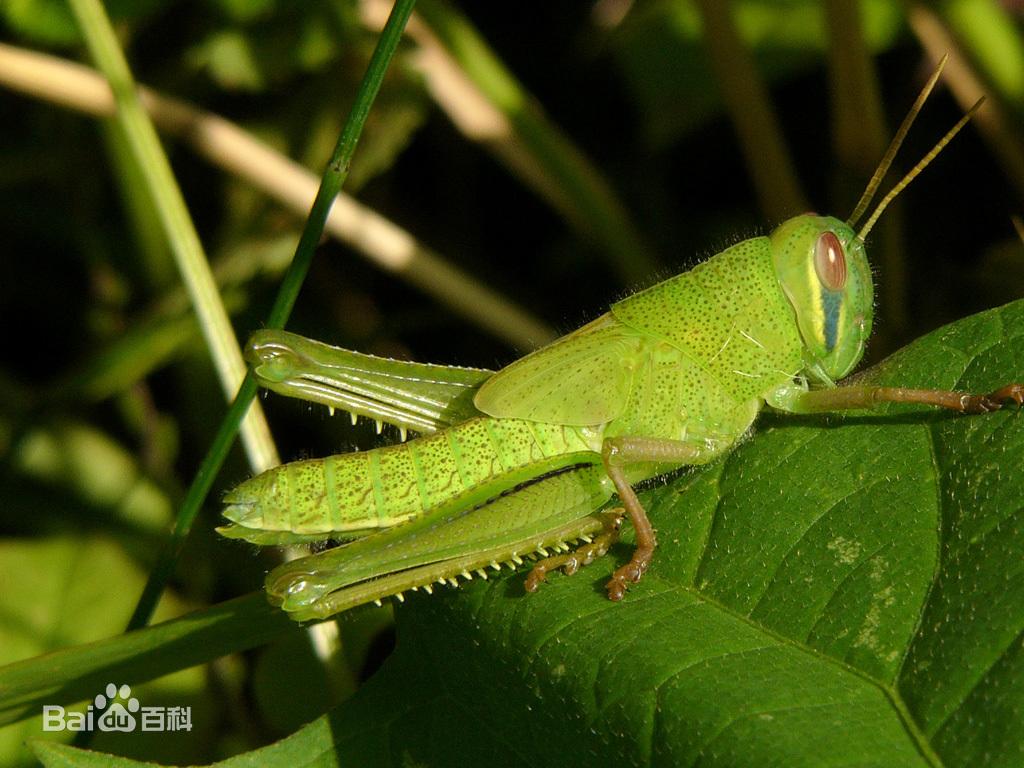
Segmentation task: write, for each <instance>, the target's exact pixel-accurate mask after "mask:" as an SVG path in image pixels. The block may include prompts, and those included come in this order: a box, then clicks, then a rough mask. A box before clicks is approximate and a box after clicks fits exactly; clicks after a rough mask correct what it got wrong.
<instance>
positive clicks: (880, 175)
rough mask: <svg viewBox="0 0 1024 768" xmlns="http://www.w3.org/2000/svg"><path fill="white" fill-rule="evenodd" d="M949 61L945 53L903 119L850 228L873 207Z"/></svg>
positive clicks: (866, 190)
mask: <svg viewBox="0 0 1024 768" xmlns="http://www.w3.org/2000/svg"><path fill="white" fill-rule="evenodd" d="M948 60H949V54H948V53H944V54H943V55H942V58H941V59H939V63H938V65H937V66H936V67H935V71H934V72H932V76H931V77H929V78H928V82H927V83H925V84H924V88H922V89H921V92H920V93H919V94H918V95H917V99H916V100H915V101H914V104H913V106H912V107H911V108H910V111H909V112H907V116H906V117H905V118H903V122H902V123H901V124H900V127H899V130H897V131H896V135H895V136H893V137H892V141H890V142H889V146H888V147H887V148H886V150H885V154H884V155H882V160H881V162H879V164H878V168H877V169H876V170H875V173H874V175H872V177H871V181H869V182H868V185H867V187H866V188H865V189H864V194H863V195H861V196H860V200H858V201H857V206H856V207H855V208H854V209H853V213H851V214H850V218H849V219H847V221H846V223H847V224H849V225H850V227H851V228H852V227H855V226H857V222H858V221H860V217H861V216H863V215H864V211H866V210H867V207H868V206H869V205H871V199H872V198H873V197H874V196H875V193H876V192H877V191H878V185H879V184H881V183H882V179H884V178H885V174H886V173H888V172H889V166H890V165H892V161H893V158H894V157H896V153H897V152H898V151H899V149H900V145H901V144H903V139H904V138H906V135H907V131H909V130H910V126H912V125H913V124H914V120H915V119H916V118H917V115H918V113H919V112H920V111H921V107H923V106H924V103H925V102H926V101H927V100H928V96H929V95H930V94H931V92H932V89H933V88H934V87H935V83H937V82H938V81H939V75H941V74H942V68H943V67H945V66H946V62H947V61H948Z"/></svg>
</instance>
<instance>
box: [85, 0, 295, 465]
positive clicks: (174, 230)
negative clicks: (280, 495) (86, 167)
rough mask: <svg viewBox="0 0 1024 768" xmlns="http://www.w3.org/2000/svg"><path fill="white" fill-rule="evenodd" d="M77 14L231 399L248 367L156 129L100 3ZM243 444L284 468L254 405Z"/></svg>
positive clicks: (253, 456)
mask: <svg viewBox="0 0 1024 768" xmlns="http://www.w3.org/2000/svg"><path fill="white" fill-rule="evenodd" d="M71 9H72V11H73V12H74V14H75V18H76V20H77V21H78V25H79V27H80V29H81V30H82V35H83V37H84V38H85V42H86V45H87V46H88V48H89V54H90V56H91V57H92V59H93V60H94V61H95V62H96V66H97V67H98V68H99V70H100V71H101V72H102V73H103V76H104V77H105V78H106V79H107V82H108V83H109V85H110V90H111V92H112V93H113V96H114V103H115V105H116V112H115V120H116V121H117V125H118V127H119V128H120V129H121V132H122V135H123V137H124V140H125V142H126V144H127V146H128V150H129V151H128V153H127V155H128V159H129V160H130V161H131V162H133V163H134V166H135V167H134V172H135V174H136V175H137V177H138V178H139V179H140V180H141V181H142V183H143V184H144V186H145V189H146V195H147V197H148V201H147V202H148V203H149V204H151V205H152V206H153V209H154V213H155V214H156V217H157V218H158V220H159V222H160V225H161V227H162V230H163V234H164V236H165V237H166V238H167V242H168V245H169V246H170V249H171V252H172V253H173V254H174V259H175V261H176V263H177V266H178V271H179V272H181V276H182V280H183V281H184V283H185V287H186V288H187V289H188V293H189V297H190V299H191V301H192V306H193V307H195V311H196V315H197V316H198V318H199V324H200V327H201V328H202V331H203V336H204V338H205V340H206V345H207V347H208V348H209V350H210V355H211V357H212V358H213V363H214V366H215V367H216V369H217V374H218V376H219V377H220V381H221V385H222V386H223V388H224V391H225V397H231V395H232V394H234V392H235V391H236V387H237V386H238V383H239V381H241V380H242V377H243V375H244V374H245V363H244V361H243V360H242V353H241V350H239V348H238V340H237V339H236V338H235V332H234V330H233V329H232V327H231V321H230V320H229V319H228V313H227V311H226V310H225V309H224V304H223V302H222V301H221V298H220V294H219V292H218V291H217V284H216V282H215V281H214V279H213V274H212V273H211V271H210V265H209V262H208V261H207V259H206V254H205V253H204V252H203V246H202V243H201V242H200V240H199V234H198V233H197V232H196V229H195V226H194V225H193V223H192V218H191V216H190V215H189V212H188V207H187V206H186V205H185V199H184V197H183V196H182V194H181V189H180V188H179V187H178V183H177V181H176V180H175V178H174V172H173V171H172V170H171V165H170V163H169V162H168V160H167V155H166V154H164V151H163V146H162V145H161V144H160V139H159V138H158V137H157V133H156V128H154V127H153V123H152V122H151V121H150V119H149V116H148V115H147V114H146V111H145V109H143V107H142V104H141V103H140V101H139V96H138V88H137V87H136V84H135V81H134V79H133V78H132V73H131V70H130V69H129V67H128V62H127V61H126V60H125V57H124V52H123V51H122V50H121V46H120V44H119V43H118V40H117V36H116V35H115V34H114V30H113V27H112V26H111V24H110V19H109V18H108V17H107V14H106V12H105V11H104V9H103V5H102V3H101V2H100V0H71ZM243 440H244V443H245V448H246V452H247V454H248V456H249V463H250V464H251V465H252V467H253V468H254V469H256V470H259V471H262V470H264V469H268V468H269V467H272V466H274V465H276V464H279V463H280V460H279V459H278V456H277V449H276V448H275V447H274V441H273V439H272V438H271V436H270V428H269V427H268V426H267V422H266V419H265V418H264V417H263V410H262V409H261V408H254V409H253V410H252V412H251V413H250V414H249V415H248V417H247V419H246V422H245V426H244V431H243Z"/></svg>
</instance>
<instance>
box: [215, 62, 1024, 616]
mask: <svg viewBox="0 0 1024 768" xmlns="http://www.w3.org/2000/svg"><path fill="white" fill-rule="evenodd" d="M941 68H942V65H941V64H940V65H939V67H938V69H936V71H935V73H934V74H933V75H932V78H931V79H930V80H929V82H928V84H927V85H926V86H925V88H924V89H923V90H922V92H921V94H920V95H919V97H918V100H917V102H916V103H915V105H914V107H913V108H912V109H911V111H910V113H909V114H908V116H907V118H906V119H905V120H904V123H903V125H902V126H901V127H900V129H899V131H898V132H897V134H896V137H895V138H894V139H893V142H892V144H891V145H890V147H889V149H888V150H887V152H886V154H885V156H884V157H883V159H882V161H881V163H880V165H879V168H878V170H877V171H876V173H875V175H874V177H873V178H872V180H871V182H870V183H869V184H868V187H867V189H866V190H865V192H864V195H863V197H862V198H861V201H860V203H858V205H857V207H856V209H855V211H854V213H853V215H852V216H851V218H850V220H849V221H847V222H843V221H840V220H839V219H836V218H832V217H829V216H819V215H817V214H814V213H807V214H804V215H801V216H796V217H794V218H792V219H789V220H788V221H786V222H784V223H783V224H781V225H780V226H779V227H777V228H776V229H775V230H774V231H773V232H772V233H771V234H770V235H769V236H767V237H756V238H752V239H749V240H744V241H743V242H740V243H737V244H736V245H734V246H732V247H731V248H728V249H726V250H725V251H722V252H721V253H719V254H717V255H715V256H713V257H712V258H710V259H709V260H707V261H706V262H704V263H702V264H700V265H699V266H697V267H696V268H694V269H693V270H691V271H689V272H685V273H683V274H680V275H678V276H676V277H673V278H671V279H669V280H666V281H664V282H661V283H658V284H656V285H654V286H653V287H651V288H648V289H647V290H644V291H642V292H640V293H637V294H635V295H633V296H630V297H629V298H626V299H624V300H622V301H620V302H618V303H616V304H614V305H612V307H611V309H610V311H609V312H607V313H606V314H604V315H601V316H600V317H599V318H597V319H596V320H594V321H593V322H591V323H589V324H587V325H585V326H583V327H582V328H580V329H578V330H576V331H574V332H573V333H570V334H568V335H567V336H564V337H562V338H561V339H558V340H557V341H555V342H553V343H552V344H550V345H548V346H547V347H544V348H543V349H540V350H537V351H536V352H533V353H532V354H530V355H527V356H526V357H524V358H522V359H520V360H518V361H516V362H514V363H512V364H511V365H509V366H508V367H506V368H504V369H502V370H501V371H498V372H497V373H493V372H491V371H486V370H478V369H468V368H456V367H448V366H439V365H426V364H420V363H408V362H398V361H394V360H384V359H380V358H376V357H372V356H369V355H362V354H359V353H356V352H351V351H348V350H343V349H338V348H335V347H329V346H327V345H325V344H321V343H319V342H315V341H310V340H308V339H304V338H302V337H299V336H295V335H293V334H289V333H285V332H278V331H263V332H260V333H257V334H255V335H254V336H253V337H252V338H251V340H250V341H249V344H248V348H247V358H248V360H249V361H250V363H251V364H252V366H253V369H254V371H255V373H256V375H257V377H258V378H259V380H260V381H261V383H262V384H263V385H264V386H266V387H268V388H270V389H272V390H274V391H277V392H280V393H283V394H288V395H292V396H297V397H302V398H305V399H307V400H312V401H314V402H320V403H323V404H325V405H327V406H329V407H330V408H331V409H332V410H333V409H334V408H340V409H344V410H347V411H348V412H349V413H350V414H352V418H353V422H354V421H355V419H356V417H357V416H360V415H361V416H365V417H368V418H372V419H375V420H376V421H377V424H378V431H379V430H380V425H381V423H382V422H386V423H389V424H392V425H394V426H396V427H397V428H398V429H399V430H400V431H401V433H402V436H403V442H402V443H400V444H396V445H391V446H387V447H382V448H377V449H374V450H370V451H364V452H354V453H348V454H342V455H338V456H331V457H328V458H324V459H313V460H306V461H297V462H294V463H291V464H286V465H284V466H281V467H278V468H276V469H272V470H270V471H268V472H265V473H263V474H261V475H259V476H257V477H254V478H252V479H250V480H248V481H246V482H244V483H242V484H241V485H239V486H238V487H236V488H235V489H233V490H232V491H230V492H229V493H228V494H227V496H226V498H225V501H226V503H227V504H228V506H227V508H226V509H225V511H224V516H225V517H226V518H227V519H228V520H230V521H231V524H230V525H228V526H225V527H224V528H221V529H219V530H220V532H221V533H222V534H224V535H225V536H228V537H233V538H241V539H245V540H247V541H251V542H254V543H256V544H263V545H266V544H278V545H280V544H293V543H316V542H324V541H328V540H338V539H345V540H348V541H347V543H345V544H344V545H342V546H340V547H336V548H333V549H328V550H326V551H322V552H319V553H317V554H313V555H311V556H308V557H303V558H301V559H298V560H295V561H292V562H289V563H286V564H284V565H282V566H280V567H278V568H277V569H275V570H274V571H272V572H271V573H270V575H269V576H268V578H267V584H266V586H267V592H268V595H269V596H270V599H271V601H272V602H274V603H275V604H279V605H280V606H281V607H282V608H284V610H286V611H288V612H289V613H290V614H291V615H292V617H294V618H295V619H297V620H307V619H314V618H323V617H327V616H330V615H333V614H335V613H338V612H340V611H343V610H346V609H347V608H350V607H353V606H356V605H359V604H362V603H366V602H370V601H379V600H380V599H381V598H383V597H387V596H396V597H397V598H398V599H401V597H402V593H403V592H404V591H406V590H410V589H419V588H423V589H425V590H426V591H428V592H429V591H431V589H432V585H433V584H435V583H450V584H455V583H457V579H458V578H459V577H462V578H470V577H471V576H472V575H473V573H477V574H479V575H481V576H485V575H486V569H487V568H492V569H494V570H499V569H500V568H501V566H502V565H503V564H508V565H510V566H511V567H515V566H516V565H520V564H522V562H523V557H524V556H530V557H532V556H534V555H535V553H539V554H540V555H541V556H543V557H544V559H543V560H540V561H539V562H538V563H537V564H536V565H535V566H534V567H533V570H532V571H531V572H530V574H529V576H528V577H527V579H526V590H527V591H534V590H536V589H537V588H538V587H539V585H540V584H541V583H542V582H543V581H544V580H545V578H546V576H547V574H548V573H550V572H551V571H552V570H553V569H557V568H561V569H563V571H565V572H566V573H573V572H575V571H576V570H577V569H578V568H579V567H581V566H583V565H586V564H588V563H590V562H591V561H593V560H594V559H595V558H597V557H599V556H601V555H603V554H605V552H607V550H608V548H609V547H610V545H611V544H612V543H613V542H614V541H616V539H617V536H618V530H619V525H620V523H621V521H622V520H623V519H624V518H625V517H628V518H629V520H630V522H631V523H632V525H633V528H634V531H635V534H636V548H635V550H634V552H633V554H632V557H631V558H630V560H629V562H628V563H626V564H625V565H623V566H622V567H620V568H618V569H617V570H615V571H614V573H613V574H612V577H611V579H610V580H609V581H608V583H607V591H608V597H609V598H611V599H612V600H620V599H622V598H623V596H624V595H625V592H626V590H627V588H628V586H629V585H630V584H632V583H635V582H637V581H639V580H640V578H641V577H642V576H643V574H644V572H645V571H646V570H647V568H648V566H649V565H650V562H651V559H652V555H653V552H654V549H655V543H656V542H655V532H654V529H653V527H652V525H651V523H650V521H649V520H648V518H647V515H646V513H645V512H644V509H643V507H642V505H641V503H640V501H639V500H638V498H637V495H636V493H635V491H634V486H635V485H636V484H637V483H640V482H642V481H644V480H647V479H649V478H653V477H657V476H659V475H663V474H665V473H667V472H670V471H673V470H676V469H678V468H680V467H682V466H684V465H699V464H706V463H708V462H710V461H713V460H715V459H717V458H719V457H721V456H723V455H724V454H726V453H727V452H728V451H730V450H731V449H732V448H733V447H734V446H735V445H736V444H737V442H738V441H740V440H741V439H742V438H743V437H744V435H746V434H747V433H748V431H749V430H750V428H751V426H752V425H753V423H754V420H755V418H756V417H757V415H758V413H759V412H760V411H761V409H762V408H763V407H764V406H765V405H767V406H769V407H771V408H773V409H775V410H777V411H782V412H786V413H794V414H806V413H813V412H822V411H834V410H843V409H860V408H871V407H874V406H876V405H878V404H880V403H884V402H904V403H922V404H929V405H934V406H940V407H944V408H950V409H953V410H956V411H960V412H962V413H981V412H986V411H991V410H995V409H998V408H1000V407H1001V406H1002V405H1003V404H1004V403H1006V402H1009V401H1013V402H1015V403H1017V404H1018V405H1020V404H1021V403H1022V401H1024V386H1022V385H1019V384H1012V385H1009V386H1007V387H1003V388H1001V389H998V390H996V391H994V392H992V393H989V394H984V395H973V394H964V393H958V392H947V391H937V390H916V389H904V388H890V387H865V386H856V385H847V386H838V387H837V386H836V382H837V381H838V380H840V379H843V378H844V377H846V376H847V375H848V374H849V373H850V372H851V371H852V370H853V368H854V367H855V366H856V365H857V363H858V362H859V361H860V359H861V357H862V355H863V352H864V346H865V342H866V341H867V338H868V336H869V335H870V332H871V323H872V310H873V286H872V281H871V270H870V267H869V264H868V261H867V257H866V255H865V250H864V240H865V238H866V237H867V235H868V233H869V232H870V231H871V228H872V227H873V226H874V224H875V222H876V221H877V220H878V217H879V216H880V215H881V213H882V212H883V211H884V210H885V208H886V206H887V205H888V204H889V203H890V202H891V200H892V199H893V198H894V197H895V196H896V195H897V194H898V193H899V192H900V191H901V190H902V189H903V188H904V187H905V186H906V185H907V184H908V183H909V182H910V181H911V180H912V179H913V178H914V177H915V176H916V175H917V174H918V173H919V172H920V171H921V170H922V169H923V168H924V167H925V166H926V165H927V164H928V163H929V162H931V160H932V159H934V157H935V156H936V155H938V153H939V152H940V151H941V150H942V148H943V147H944V146H945V145H946V144H947V143H948V142H949V141H950V140H951V139H952V137H953V136H954V135H955V134H956V133H957V132H958V131H959V130H960V129H961V128H962V127H963V126H964V125H965V124H966V123H967V121H968V120H969V119H970V117H971V115H972V114H973V113H974V111H976V110H977V108H978V107H979V106H980V104H981V102H980V101H979V102H978V103H977V104H975V106H974V107H973V108H972V109H971V110H970V111H968V113H967V114H965V115H964V117H963V118H962V119H961V120H960V121H959V122H958V123H957V124H956V125H955V126H954V127H953V128H952V129H951V130H950V131H949V132H948V133H947V134H946V135H945V136H944V137H943V138H942V139H941V140H940V141H939V142H938V144H936V146H935V147H934V148H933V149H932V150H931V152H929V153H928V154H927V155H926V156H925V157H924V158H923V159H922V160H921V161H920V162H919V163H918V164H917V166H915V167H914V168H913V169H912V170H911V171H910V172H909V173H908V174H907V175H906V176H905V177H904V179H903V180H902V181H900V183H899V184H897V185H896V186H895V187H894V188H893V190H892V191H890V192H889V193H888V194H887V195H886V196H885V197H884V198H883V199H882V201H881V202H880V203H879V204H878V205H877V206H876V208H875V210H874V212H873V213H872V214H871V216H869V217H868V219H867V221H866V222H865V224H864V225H863V226H862V227H861V229H860V230H859V231H857V230H855V229H854V227H855V225H856V223H857V222H858V220H859V219H860V218H861V216H862V215H863V213H864V212H865V211H866V209H867V207H868V206H869V205H870V203H871V200H872V198H873V197H874V194H875V192H876V190H877V188H878V185H879V184H880V182H881V179H882V177H883V176H884V175H885V173H886V171H887V170H888V167H889V164H890V163H891V161H892V159H893V157H894V156H895V153H896V151H897V149H898V147H899V144H900V142H901V141H902V138H903V136H904V135H905V133H906V131H907V130H908V129H909V127H910V124H911V123H912V122H913V119H914V117H915V116H916V114H917V112H918V111H919V110H920V107H921V105H922V104H923V102H924V100H925V99H926V98H927V96H928V93H929V92H930V90H931V88H932V87H933V86H934V84H935V82H936V81H937V79H938V77H939V74H940V72H941ZM406 430H413V431H415V432H418V433H419V434H420V437H418V438H417V439H415V440H412V441H410V442H405V441H404V437H405V432H406ZM614 495H617V496H618V499H619V502H620V504H621V507H619V508H616V509H615V510H613V511H611V512H603V513H602V512H598V511H597V510H600V509H601V508H602V507H604V505H605V504H606V503H607V502H608V501H609V500H610V499H611V498H612V497H613V496H614ZM574 542H578V543H579V546H578V548H577V549H575V550H572V551H570V548H569V544H570V543H574ZM549 550H555V551H556V552H557V554H554V555H553V556H551V553H550V552H549Z"/></svg>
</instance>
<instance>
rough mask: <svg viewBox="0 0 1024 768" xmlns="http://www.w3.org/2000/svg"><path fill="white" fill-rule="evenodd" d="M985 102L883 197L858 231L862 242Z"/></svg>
mask: <svg viewBox="0 0 1024 768" xmlns="http://www.w3.org/2000/svg"><path fill="white" fill-rule="evenodd" d="M984 103H985V97H984V96H982V97H981V98H980V99H978V100H977V101H976V102H974V106H973V107H971V108H970V109H969V110H967V113H966V114H965V115H964V116H963V117H961V118H960V119H959V120H958V121H957V123H956V125H954V126H953V127H952V128H950V129H949V131H948V132H947V133H946V135H945V136H943V137H942V138H941V139H939V141H938V143H937V144H936V145H935V146H934V147H932V149H931V151H930V152H929V153H928V154H927V155H925V156H924V157H922V158H921V159H920V161H918V163H917V165H915V166H914V167H913V168H911V169H910V172H909V173H907V175H906V176H904V177H903V178H902V179H901V180H900V183H899V184H897V185H896V186H895V187H893V188H892V189H891V190H889V193H888V194H887V195H886V196H885V197H883V198H882V202H880V203H879V204H878V207H877V208H875V212H874V213H872V214H871V217H870V218H869V219H868V220H867V221H866V222H864V226H863V227H861V230H860V232H858V233H857V239H858V240H860V241H861V242H863V241H864V238H865V237H867V236H868V232H870V231H871V228H872V227H873V226H875V222H876V221H878V217H879V216H881V215H882V211H884V210H885V209H886V207H887V206H888V205H889V203H891V202H892V201H893V199H894V198H895V197H896V195H898V194H899V193H900V192H902V191H903V190H904V189H905V188H906V186H907V184H909V183H910V182H912V181H913V180H914V178H915V177H916V176H917V174H919V173H920V172H921V171H923V170H924V169H925V168H927V167H928V164H929V163H930V162H931V161H932V160H934V159H935V157H936V156H937V155H938V154H939V152H941V151H942V150H943V148H945V146H946V145H947V144H949V142H950V141H952V139H953V137H954V136H956V135H957V134H958V133H959V132H960V129H961V128H963V127H964V126H965V125H967V123H968V121H969V120H970V119H971V118H972V117H974V113H975V112H977V111H978V110H979V109H980V108H981V105H982V104H984Z"/></svg>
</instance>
